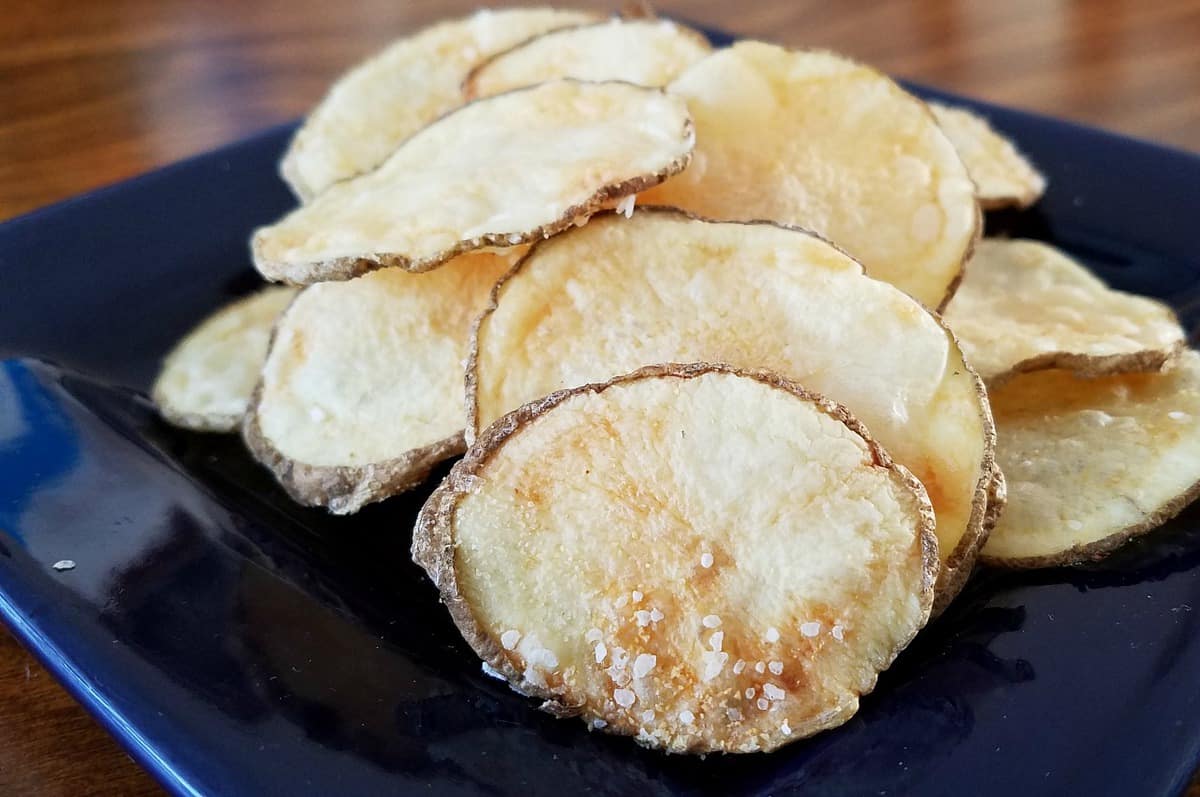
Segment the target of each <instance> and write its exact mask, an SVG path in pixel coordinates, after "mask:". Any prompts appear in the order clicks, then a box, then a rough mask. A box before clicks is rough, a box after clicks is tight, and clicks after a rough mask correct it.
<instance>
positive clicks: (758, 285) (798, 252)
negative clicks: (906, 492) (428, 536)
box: [467, 208, 994, 607]
mask: <svg viewBox="0 0 1200 797" xmlns="http://www.w3.org/2000/svg"><path fill="white" fill-rule="evenodd" d="M660 362H725V363H729V364H731V365H734V366H738V367H744V368H767V369H770V370H772V371H774V372H776V373H779V374H781V375H783V376H785V377H787V378H789V379H794V380H796V381H797V382H799V383H800V384H803V385H804V386H806V387H807V388H809V389H811V390H816V391H819V392H821V393H822V394H824V395H826V396H828V397H829V398H831V399H833V400H834V401H837V402H839V403H841V404H844V405H845V406H846V407H848V408H849V409H850V411H851V412H853V413H854V414H855V416H856V417H858V418H859V420H861V421H862V422H863V423H864V424H865V425H866V426H867V428H868V429H870V430H871V434H872V435H873V436H874V437H875V439H877V440H879V442H880V443H881V444H882V445H883V446H885V447H886V448H887V450H888V452H889V453H890V454H891V455H892V456H893V457H894V458H895V460H896V461H897V462H899V463H900V464H902V465H904V466H906V467H907V468H909V470H911V471H912V472H913V473H914V474H916V476H917V478H919V479H920V480H921V481H922V483H924V485H925V487H926V489H927V490H928V491H929V497H930V499H931V500H932V502H933V508H934V511H936V512H937V534H938V540H939V543H940V547H941V551H942V561H943V564H944V568H943V572H942V575H941V580H940V582H939V585H938V592H939V595H938V601H939V607H940V606H941V605H944V603H945V602H946V601H948V600H949V599H950V597H952V596H953V595H954V594H955V593H956V592H957V591H958V589H959V587H960V586H961V584H962V582H963V581H964V580H965V578H966V575H967V574H968V573H969V572H970V570H971V565H972V563H973V562H974V559H975V553H976V550H977V548H978V546H979V544H980V542H981V540H982V538H983V522H984V509H985V505H986V501H987V495H988V492H989V490H990V487H991V484H992V480H993V476H992V446H993V440H994V435H993V430H992V419H991V414H990V412H989V410H988V406H987V401H986V398H985V395H984V390H983V384H982V383H981V382H980V380H979V378H978V377H977V376H976V375H975V374H974V372H973V371H971V370H970V368H968V367H967V366H966V364H965V363H964V362H963V359H962V354H961V352H960V351H959V349H958V346H957V344H956V343H955V341H954V338H953V336H952V335H951V334H950V333H949V331H948V330H947V329H946V328H945V327H944V326H942V324H941V323H940V322H939V321H938V319H937V318H936V317H934V316H933V315H932V314H931V313H930V312H929V311H927V310H926V309H925V308H923V307H921V305H919V304H918V303H917V302H916V301H914V300H913V299H912V298H910V297H909V296H907V295H906V294H904V293H902V292H901V291H899V290H897V289H896V288H894V287H893V286H891V285H889V284H887V283H886V282H880V281H878V280H873V279H870V278H868V277H866V276H864V275H863V271H862V266H861V265H859V264H858V263H857V262H855V261H854V260H853V259H852V258H850V257H849V256H848V255H846V254H845V253H843V252H841V251H840V250H838V249H837V248H835V247H833V246H830V245H829V244H828V243H826V242H825V241H824V240H822V239H820V238H818V237H816V236H814V235H811V234H808V233H806V232H804V231H802V230H797V229H791V228H785V227H780V226H777V225H773V224H767V223H758V224H745V223H737V222H725V223H716V222H707V221H702V220H699V219H696V218H693V217H689V216H687V215H686V214H684V213H683V212H681V211H675V210H670V209H652V208H641V209H638V210H637V211H635V212H634V214H633V217H632V218H629V219H626V218H624V217H622V216H621V215H619V214H614V213H606V214H602V215H598V216H595V217H593V218H592V220H591V221H590V222H588V224H587V225H586V226H583V227H580V228H578V229H573V230H570V231H568V232H565V233H563V234H562V235H559V236H558V237H556V238H552V239H550V240H549V241H544V242H542V243H540V244H538V245H537V246H535V247H534V248H533V249H532V250H531V251H530V253H529V255H528V256H527V257H526V258H525V259H524V260H523V261H522V262H521V263H520V264H519V265H518V266H517V267H516V268H514V270H513V271H512V272H511V273H510V274H509V275H508V276H506V277H505V279H504V280H503V281H502V282H501V283H500V284H499V285H498V286H497V288H496V291H495V293H494V298H493V302H492V306H491V307H490V308H489V309H488V311H487V312H486V313H485V314H484V315H483V316H482V317H481V318H480V320H479V323H478V325H477V331H476V335H475V339H474V341H473V345H472V350H471V359H470V361H469V363H468V367H467V401H468V411H469V420H468V424H467V426H468V430H467V434H468V442H469V441H470V439H471V437H470V436H471V435H472V434H473V433H476V432H479V431H481V430H482V429H484V428H485V427H487V426H488V425H489V424H491V423H492V422H493V421H495V420H496V419H497V418H499V417H500V416H502V415H503V414H505V413H506V412H509V411H511V410H513V409H515V408H516V407H519V406H521V405H522V404H525V403H527V402H529V401H532V400H534V399H536V398H537V397H539V396H543V395H546V394H547V393H550V392H552V391H555V390H559V389H562V388H569V387H574V386H577V385H582V384H587V383H591V382H601V381H604V380H605V379H609V378H611V377H612V376H614V375H616V374H621V373H627V372H629V371H631V370H633V369H636V368H639V367H641V366H643V365H646V364H649V363H660Z"/></svg>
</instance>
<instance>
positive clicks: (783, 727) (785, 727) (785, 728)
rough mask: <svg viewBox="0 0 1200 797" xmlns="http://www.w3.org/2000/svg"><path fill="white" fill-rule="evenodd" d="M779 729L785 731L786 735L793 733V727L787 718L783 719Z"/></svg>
mask: <svg viewBox="0 0 1200 797" xmlns="http://www.w3.org/2000/svg"><path fill="white" fill-rule="evenodd" d="M779 730H780V731H781V732H782V733H783V735H784V736H791V735H792V727H791V726H790V725H788V724H787V720H784V721H783V724H782V725H780V726H779Z"/></svg>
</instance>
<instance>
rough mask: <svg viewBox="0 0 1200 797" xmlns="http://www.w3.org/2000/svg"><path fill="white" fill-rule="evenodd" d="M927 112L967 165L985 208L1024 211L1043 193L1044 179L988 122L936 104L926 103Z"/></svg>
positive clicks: (976, 116) (959, 109) (970, 114)
mask: <svg viewBox="0 0 1200 797" xmlns="http://www.w3.org/2000/svg"><path fill="white" fill-rule="evenodd" d="M929 109H930V110H931V111H933V115H934V117H935V118H936V119H937V121H938V124H940V125H941V126H942V130H945V131H946V135H947V136H949V137H950V141H951V142H952V143H953V144H954V148H955V149H956V150H958V155H959V157H960V158H962V160H963V163H964V164H966V166H967V172H968V173H969V174H970V175H971V180H972V181H974V183H975V191H976V196H978V197H979V202H980V204H981V205H983V206H984V207H985V208H1003V207H1019V208H1024V207H1028V206H1030V205H1032V204H1033V203H1034V202H1037V201H1038V199H1040V198H1041V196H1042V194H1043V193H1045V191H1046V178H1045V177H1044V176H1042V173H1041V172H1039V171H1038V170H1037V169H1036V168H1035V167H1034V165H1033V164H1032V163H1030V162H1029V160H1028V159H1027V158H1026V157H1025V156H1024V155H1022V154H1021V153H1020V152H1019V151H1018V150H1017V148H1016V146H1015V145H1014V144H1013V143H1012V142H1011V141H1009V140H1008V139H1007V138H1005V137H1004V136H1002V135H1000V134H999V133H997V132H996V131H995V130H994V129H993V128H992V126H991V125H990V124H988V121H987V119H984V118H983V117H982V116H979V115H978V114H975V113H972V112H971V111H968V110H966V109H965V108H954V107H952V106H949V105H942V104H941V103H936V102H931V103H929Z"/></svg>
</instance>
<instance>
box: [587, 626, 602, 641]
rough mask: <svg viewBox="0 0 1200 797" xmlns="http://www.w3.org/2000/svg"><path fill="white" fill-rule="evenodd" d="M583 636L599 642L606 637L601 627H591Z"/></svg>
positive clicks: (588, 639)
mask: <svg viewBox="0 0 1200 797" xmlns="http://www.w3.org/2000/svg"><path fill="white" fill-rule="evenodd" d="M583 638H584V639H586V640H587V641H588V642H599V641H600V640H601V639H603V638H604V634H603V632H601V631H600V629H599V628H589V629H588V632H587V633H586V634H584V635H583Z"/></svg>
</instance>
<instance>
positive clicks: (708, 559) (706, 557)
mask: <svg viewBox="0 0 1200 797" xmlns="http://www.w3.org/2000/svg"><path fill="white" fill-rule="evenodd" d="M700 566H701V567H712V566H713V555H712V554H711V553H709V552H708V551H705V552H704V553H702V554H700Z"/></svg>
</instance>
